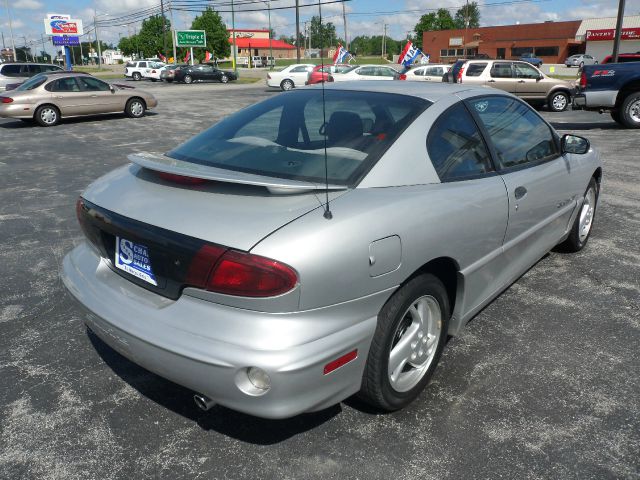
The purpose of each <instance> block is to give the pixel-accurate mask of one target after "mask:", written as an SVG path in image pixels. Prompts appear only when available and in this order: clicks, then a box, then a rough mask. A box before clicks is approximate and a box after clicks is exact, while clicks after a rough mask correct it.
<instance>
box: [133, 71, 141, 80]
mask: <svg viewBox="0 0 640 480" xmlns="http://www.w3.org/2000/svg"><path fill="white" fill-rule="evenodd" d="M131 78H133V80H134V82H139V81H140V80H142V75H140V72H133V74H132V75H131Z"/></svg>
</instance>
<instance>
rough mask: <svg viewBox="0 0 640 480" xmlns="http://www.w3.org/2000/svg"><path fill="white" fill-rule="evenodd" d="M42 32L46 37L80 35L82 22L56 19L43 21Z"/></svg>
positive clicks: (82, 32) (71, 19)
mask: <svg viewBox="0 0 640 480" xmlns="http://www.w3.org/2000/svg"><path fill="white" fill-rule="evenodd" d="M44 30H45V33H46V34H47V35H82V34H84V31H83V30H82V20H80V19H73V18H70V19H68V20H62V19H56V20H49V19H45V21H44Z"/></svg>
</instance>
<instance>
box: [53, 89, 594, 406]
mask: <svg viewBox="0 0 640 480" xmlns="http://www.w3.org/2000/svg"><path fill="white" fill-rule="evenodd" d="M373 83H378V82H373ZM390 83H391V82H390ZM401 83H402V84H403V85H406V84H404V83H403V82H397V84H396V83H395V82H394V83H393V84H391V85H390V84H383V85H384V86H383V87H380V86H379V85H380V84H379V83H378V85H371V84H369V82H367V83H365V82H358V85H353V84H351V85H348V86H346V85H345V84H342V85H345V86H344V87H341V88H347V89H363V90H374V91H390V90H391V91H396V92H397V93H405V94H416V95H418V96H422V97H423V98H430V99H431V100H433V101H434V102H435V103H434V105H433V106H432V107H430V108H429V109H427V111H426V112H425V113H424V114H423V115H421V116H420V117H419V118H418V119H417V120H416V121H415V123H414V124H413V125H412V126H411V127H410V128H408V129H407V130H406V131H405V132H404V133H403V134H402V135H401V137H400V138H399V139H398V140H397V141H396V144H395V145H394V146H393V147H392V148H390V149H389V150H388V151H387V153H386V154H385V155H384V156H383V157H382V158H381V159H380V160H379V161H378V164H377V165H376V166H375V167H374V168H373V169H372V170H371V171H370V173H369V174H368V175H367V176H366V177H365V178H364V179H363V180H362V182H360V184H359V185H358V186H357V187H356V188H354V189H351V190H348V191H346V192H336V193H334V194H333V197H332V198H331V202H330V207H331V211H332V213H333V219H332V220H326V219H325V218H324V217H323V216H322V213H321V212H322V211H321V208H320V203H321V201H322V197H316V196H315V195H314V194H300V195H290V196H274V195H268V194H266V193H264V194H257V193H256V192H253V191H250V190H247V189H255V188H256V187H248V186H245V187H243V186H238V185H235V186H230V185H222V184H221V185H216V186H213V187H207V188H194V189H190V188H182V187H180V186H168V185H166V184H162V182H157V181H152V179H151V178H144V175H152V174H149V173H146V174H143V175H140V172H139V167H134V166H126V167H123V168H120V169H118V170H116V171H114V172H112V173H110V174H108V175H107V176H105V177H103V178H102V179H100V180H98V181H96V182H95V183H94V184H92V185H91V186H90V187H89V188H88V189H87V191H86V192H85V193H84V194H83V196H84V197H85V198H86V199H87V200H89V201H91V202H94V203H96V204H98V205H100V206H102V207H104V208H107V209H109V210H112V211H114V212H116V213H120V214H122V215H125V216H128V217H131V218H133V219H136V220H140V221H144V222H147V223H151V224H154V225H158V226H161V227H163V228H168V229H173V230H177V231H179V232H181V233H185V234H188V235H193V236H197V237H199V238H202V239H205V240H209V241H212V242H216V243H222V244H225V245H230V246H232V247H235V248H239V249H244V250H250V251H251V252H252V253H255V254H259V255H264V256H267V257H270V258H275V259H277V260H279V261H282V262H285V263H287V264H289V265H291V266H292V267H294V268H295V269H296V271H297V272H298V274H299V279H300V284H299V286H298V287H297V288H296V289H295V290H294V292H290V294H286V295H284V296H282V297H287V298H282V297H277V298H275V299H250V298H238V297H231V296H225V295H216V294H211V292H201V291H198V290H195V289H185V291H184V292H183V295H182V296H181V297H180V298H179V299H178V300H177V301H175V302H173V301H170V300H167V299H165V298H163V297H159V296H158V295H156V294H153V293H151V292H148V291H146V290H144V289H142V288H140V287H138V286H136V285H134V284H132V283H131V282H128V281H127V280H126V279H124V278H122V277H120V276H119V275H117V274H115V273H114V272H113V271H111V269H110V268H109V267H108V266H107V264H106V261H105V260H104V259H100V258H99V256H98V255H97V254H96V252H95V251H94V250H93V249H91V248H89V247H88V246H87V245H86V243H82V244H81V245H79V246H78V247H76V249H74V250H73V251H72V252H71V253H70V254H69V255H68V256H67V257H66V258H65V261H64V267H63V273H62V277H63V280H64V282H65V284H66V285H67V287H68V288H69V290H70V292H71V293H72V294H73V295H74V296H75V297H76V298H77V299H78V300H79V301H80V302H81V303H82V304H83V305H85V306H86V307H87V308H88V309H89V310H90V311H91V312H92V313H91V314H90V315H88V316H86V317H85V321H86V322H87V323H88V324H89V325H90V326H91V328H92V329H93V330H94V331H95V332H96V334H97V335H98V336H100V337H101V338H102V339H103V340H104V341H105V342H107V343H108V344H109V345H111V346H113V347H114V348H116V349H119V350H120V351H121V352H122V353H123V354H124V355H125V356H127V357H129V358H131V359H132V360H133V361H135V362H137V363H139V364H141V365H143V366H144V367H146V368H148V369H149V370H151V371H154V372H156V373H159V374H160V375H162V376H165V377H167V378H169V379H171V380H173V381H175V382H177V383H180V384H182V385H185V386H187V387H189V388H192V389H194V390H196V391H198V392H200V393H203V394H205V395H207V396H209V397H211V398H213V399H214V400H215V401H217V402H219V403H221V404H224V405H226V406H229V407H231V408H233V409H236V410H240V411H244V412H247V413H251V414H254V415H258V416H264V417H269V418H282V417H287V416H292V415H295V414H297V413H300V412H303V411H310V410H316V409H319V408H323V407H325V406H328V405H331V404H332V403H336V402H338V401H340V400H342V399H344V398H346V397H348V396H349V395H351V394H353V393H355V392H356V391H358V389H359V388H360V382H361V378H362V373H363V369H364V361H365V360H366V355H367V352H368V348H369V344H370V341H371V338H372V336H373V332H374V330H375V326H376V316H377V314H378V312H379V311H380V309H381V308H382V306H383V305H384V303H385V302H386V300H387V299H388V298H389V297H390V296H391V295H392V294H393V292H394V291H395V290H396V289H397V287H398V286H399V285H401V284H402V283H403V282H405V281H406V280H407V279H408V278H409V277H410V276H411V275H413V274H414V273H415V272H416V271H418V270H419V269H420V268H421V267H422V266H423V265H425V264H426V263H427V262H429V261H431V260H433V259H436V258H447V259H450V261H451V262H453V263H454V264H455V265H456V266H457V270H458V274H457V276H458V282H457V284H458V286H457V296H456V301H455V306H454V310H453V319H452V321H451V323H450V332H449V333H451V334H456V333H458V332H459V330H460V328H461V327H462V326H463V325H464V324H465V323H466V322H467V321H468V320H469V319H470V318H471V317H472V316H473V315H474V314H475V313H476V312H477V311H478V310H479V309H481V308H482V307H483V306H484V305H486V304H487V303H488V302H490V301H491V300H492V299H493V298H494V297H495V296H496V295H497V294H499V293H500V292H501V291H502V290H503V289H505V288H507V287H508V286H509V284H510V283H511V282H513V281H514V280H515V279H516V278H518V277H519V276H520V275H521V274H522V273H524V272H525V271H526V270H527V269H528V268H530V267H531V265H533V264H534V263H535V262H536V261H537V260H538V259H539V258H540V257H541V256H542V255H544V253H546V251H548V250H549V249H551V248H552V247H553V246H554V245H555V244H557V243H558V242H559V241H561V240H562V239H563V238H565V237H566V235H567V234H568V229H569V227H570V225H571V223H572V221H573V218H575V215H576V214H577V212H578V208H577V207H579V206H580V203H581V195H582V194H583V193H584V190H585V189H586V186H587V184H588V182H589V179H590V178H591V176H592V175H593V174H594V172H595V171H596V169H597V168H599V167H600V160H599V157H598V155H597V154H596V153H595V152H594V151H591V152H589V153H588V154H585V155H566V156H560V157H558V158H556V159H554V160H551V161H549V162H547V163H544V164H542V166H541V168H540V169H539V170H540V172H533V173H534V174H533V175H532V176H528V175H527V172H529V170H530V169H524V170H521V171H520V172H515V173H516V175H513V174H508V175H504V176H501V175H492V176H487V177H485V178H480V179H476V180H467V181H461V182H450V183H440V182H439V180H438V179H437V176H435V171H434V170H433V167H432V166H431V162H430V161H429V158H428V154H427V152H426V147H424V148H423V146H424V145H425V143H426V135H427V133H428V128H429V126H430V122H431V121H433V119H434V117H435V116H436V114H437V112H441V111H443V110H444V109H446V108H447V106H449V105H451V104H452V103H454V102H455V101H456V96H457V97H458V98H467V97H472V96H477V95H488V94H492V91H491V90H488V89H484V88H476V89H469V88H468V87H462V86H448V85H428V84H425V83H417V82H415V85H416V86H415V87H412V88H407V87H403V86H400V85H399V86H396V85H398V84H401ZM394 84H395V85H394ZM332 88H338V87H335V86H334V87H332ZM412 92H413V93H412ZM493 94H498V93H496V92H493ZM534 168H537V167H534ZM413 169H415V170H413ZM563 169H564V170H563ZM405 170H411V171H412V172H413V173H414V175H408V174H407V173H406V172H405ZM554 174H558V175H561V176H564V178H565V179H566V180H567V181H566V182H564V183H562V184H561V185H559V184H556V183H554V182H545V181H544V179H549V178H550V176H553V175H554ZM509 175H512V176H511V177H509ZM385 176H387V182H386V184H385V182H384V177H385ZM558 183H560V182H558ZM521 184H526V185H527V188H528V190H530V191H529V192H528V194H527V196H525V197H524V199H522V200H521V201H520V202H519V205H518V209H517V210H516V209H515V202H514V199H513V197H512V195H513V190H514V188H515V187H516V186H520V185H521ZM208 188H210V190H208ZM243 188H244V189H245V190H244V192H245V195H241V194H240V190H238V189H243ZM247 193H248V194H247ZM567 199H570V200H569V202H566V200H567ZM554 207H555V208H554ZM184 212H189V215H185V214H184ZM207 218H210V219H215V220H212V221H211V222H204V221H203V219H207ZM239 219H242V221H239ZM390 237H397V238H398V239H399V240H398V241H396V240H394V241H391V242H388V243H385V245H386V248H383V249H380V250H376V249H375V248H374V249H373V251H374V252H376V255H381V257H379V258H376V259H375V262H374V265H375V264H376V263H377V262H382V263H384V264H386V265H389V267H388V268H387V270H390V271H388V272H387V273H383V274H378V272H376V271H375V270H372V268H373V265H372V264H371V263H372V262H371V258H370V255H371V252H372V245H374V246H375V245H376V243H375V242H377V241H380V240H385V239H388V238H390ZM505 238H506V239H507V241H506V243H505ZM398 255H400V261H399V265H397V267H395V265H394V263H398V260H397V256H398ZM394 267H395V268H394ZM198 297H199V298H198ZM271 300H273V303H272V302H271ZM354 348H357V349H358V358H357V359H356V360H355V361H353V362H351V363H349V364H347V365H345V366H344V367H342V368H340V369H338V370H336V371H335V372H332V373H331V374H329V375H327V376H325V375H323V374H322V367H323V365H325V364H326V363H328V362H329V361H331V360H333V359H335V358H337V357H338V356H340V355H342V354H344V353H346V352H349V351H351V350H352V349H354ZM249 366H259V367H260V368H263V369H265V370H266V371H267V372H268V373H269V375H270V376H271V378H272V384H273V387H272V389H271V390H270V391H269V392H267V393H266V394H265V395H263V396H260V397H255V396H251V395H247V394H245V393H243V392H242V391H241V390H240V388H239V387H238V382H239V381H240V380H239V379H241V378H242V375H243V372H244V371H245V369H246V367H249Z"/></svg>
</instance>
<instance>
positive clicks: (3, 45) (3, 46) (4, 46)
mask: <svg viewBox="0 0 640 480" xmlns="http://www.w3.org/2000/svg"><path fill="white" fill-rule="evenodd" d="M0 33H1V34H2V48H7V46H6V45H5V44H4V32H0Z"/></svg>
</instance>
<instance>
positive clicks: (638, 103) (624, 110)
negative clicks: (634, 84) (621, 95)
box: [620, 92, 640, 128]
mask: <svg viewBox="0 0 640 480" xmlns="http://www.w3.org/2000/svg"><path fill="white" fill-rule="evenodd" d="M620 119H621V120H622V124H623V125H624V126H625V127H628V128H640V92H633V93H630V94H629V95H627V97H626V98H625V99H624V101H623V102H622V107H620Z"/></svg>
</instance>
